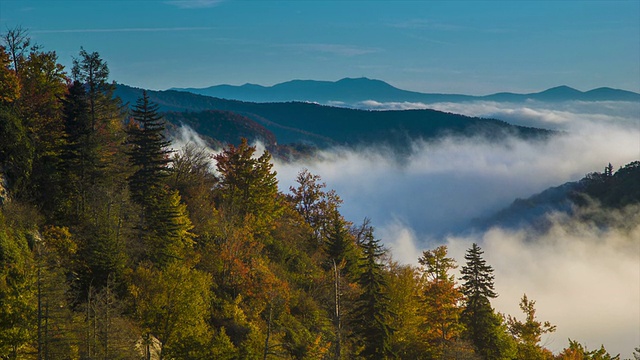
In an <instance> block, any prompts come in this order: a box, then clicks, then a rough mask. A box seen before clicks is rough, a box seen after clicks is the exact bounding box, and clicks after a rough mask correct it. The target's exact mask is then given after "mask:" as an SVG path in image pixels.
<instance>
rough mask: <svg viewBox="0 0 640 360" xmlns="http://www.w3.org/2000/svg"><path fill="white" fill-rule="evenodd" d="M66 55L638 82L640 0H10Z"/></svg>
mask: <svg viewBox="0 0 640 360" xmlns="http://www.w3.org/2000/svg"><path fill="white" fill-rule="evenodd" d="M17 25H21V26H22V27H24V28H27V29H29V31H30V34H31V37H32V38H33V39H35V40H36V41H37V42H38V43H40V44H41V45H44V47H45V49H46V50H55V51H56V52H57V53H58V56H59V58H60V61H61V62H62V63H63V64H65V65H67V66H69V65H70V64H71V60H72V58H73V56H77V54H78V51H79V49H80V46H84V48H85V49H86V50H88V51H98V52H99V53H100V54H101V56H102V57H103V58H104V59H105V60H106V61H107V63H108V64H109V68H110V69H111V78H112V79H113V80H116V81H118V82H120V83H124V84H129V85H133V86H139V87H144V88H150V89H167V88H170V87H205V86H210V85H215V84H222V83H227V84H234V85H240V84H244V83H247V82H250V83H256V84H261V85H273V84H276V83H279V82H284V81H288V80H292V79H314V80H338V79H340V78H343V77H360V76H366V77H369V78H376V79H381V80H384V81H387V82H389V83H391V84H392V85H394V86H397V87H400V88H404V89H409V90H416V91H422V92H444V93H467V94H475V95H483V94H489V93H493V92H499V91H512V92H533V91H541V90H544V89H546V88H549V87H553V86H557V85H569V86H572V87H575V88H577V89H580V90H589V89H592V88H596V87H600V86H609V87H615V88H621V89H626V90H632V91H636V92H638V91H640V1H639V0H627V1H531V2H525V1H511V2H509V1H494V2H484V1H406V2H398V1H394V2H390V1H350V2H347V1H277V2H276V1H233V0H228V1H213V0H193V1H154V0H147V1H124V0H121V1H57V0H47V1H29V0H22V1H16V0H2V1H1V2H0V29H1V30H2V31H3V32H4V31H6V29H7V28H13V27H15V26H17Z"/></svg>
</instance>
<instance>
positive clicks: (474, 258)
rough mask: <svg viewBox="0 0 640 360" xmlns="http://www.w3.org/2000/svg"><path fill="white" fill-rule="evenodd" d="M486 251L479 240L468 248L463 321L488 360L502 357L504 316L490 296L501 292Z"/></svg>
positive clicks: (477, 350)
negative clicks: (487, 260)
mask: <svg viewBox="0 0 640 360" xmlns="http://www.w3.org/2000/svg"><path fill="white" fill-rule="evenodd" d="M483 253H484V252H483V251H482V250H481V249H480V247H479V246H478V245H477V244H475V243H474V244H473V245H472V246H471V248H470V249H468V250H467V253H466V254H465V256H464V258H465V260H466V261H467V262H466V265H465V266H463V267H462V271H461V274H462V277H461V278H460V280H462V281H463V283H462V293H463V294H464V296H465V302H466V304H465V307H464V309H463V311H462V314H461V321H462V323H463V324H464V325H465V327H466V330H465V336H466V337H467V338H468V339H469V340H470V341H471V342H472V343H473V345H474V347H475V348H476V352H477V353H478V354H479V355H480V356H482V357H483V358H484V359H486V360H491V359H500V358H502V354H501V349H500V335H499V330H500V325H501V320H500V317H499V316H497V314H495V313H494V311H493V308H492V307H491V303H490V300H489V299H492V298H495V297H497V296H498V295H497V294H496V293H495V291H494V288H493V279H494V276H493V268H492V267H491V266H489V265H487V263H486V261H485V260H484V259H483V258H482V254H483Z"/></svg>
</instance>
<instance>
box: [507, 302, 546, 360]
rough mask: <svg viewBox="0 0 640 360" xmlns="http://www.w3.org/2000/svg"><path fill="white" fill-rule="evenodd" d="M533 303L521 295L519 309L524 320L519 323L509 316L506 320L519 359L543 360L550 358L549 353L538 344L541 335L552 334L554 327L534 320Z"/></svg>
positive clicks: (534, 310)
mask: <svg viewBox="0 0 640 360" xmlns="http://www.w3.org/2000/svg"><path fill="white" fill-rule="evenodd" d="M535 303H536V302H535V301H533V300H529V299H528V298H527V294H524V295H522V299H521V300H520V309H521V310H522V311H523V312H524V314H525V315H526V320H525V321H519V320H518V319H516V318H515V317H511V316H509V317H508V318H507V325H508V327H509V332H511V334H512V335H513V336H514V337H515V338H516V340H517V341H518V358H519V359H545V358H548V357H549V356H550V352H549V351H548V350H546V349H543V348H542V347H541V346H540V345H539V343H540V340H541V337H542V335H543V334H546V333H551V332H554V331H555V330H556V327H555V326H554V325H551V323H550V322H548V321H545V322H544V323H543V322H540V321H538V320H537V319H536V309H535V307H534V305H535ZM545 350H546V351H545Z"/></svg>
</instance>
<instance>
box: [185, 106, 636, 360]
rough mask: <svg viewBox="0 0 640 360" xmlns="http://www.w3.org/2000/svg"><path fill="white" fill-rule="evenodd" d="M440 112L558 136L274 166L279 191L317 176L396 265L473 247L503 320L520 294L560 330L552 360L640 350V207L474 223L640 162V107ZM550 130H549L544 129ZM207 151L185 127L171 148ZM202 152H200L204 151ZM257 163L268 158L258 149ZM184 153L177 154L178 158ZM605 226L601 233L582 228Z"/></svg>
mask: <svg viewBox="0 0 640 360" xmlns="http://www.w3.org/2000/svg"><path fill="white" fill-rule="evenodd" d="M437 107H438V108H439V109H440V110H444V111H451V112H458V113H463V114H466V115H470V116H483V117H496V118H499V119H501V120H504V121H507V122H510V123H517V124H520V125H527V126H540V127H545V128H553V129H558V130H561V132H560V133H559V134H557V135H556V136H553V137H551V138H550V139H548V140H545V141H524V140H521V139H516V138H508V139H504V141H501V142H495V141H494V142H490V141H487V140H486V139H483V138H460V137H447V138H442V139H439V140H437V141H428V142H427V141H417V142H414V143H413V144H412V149H413V151H412V153H411V155H410V156H409V157H408V159H406V161H403V162H398V161H397V157H396V156H395V155H394V154H392V152H391V151H388V150H387V149H385V148H384V147H373V146H372V147H367V148H360V149H357V150H354V149H347V148H334V149H331V150H325V151H322V152H320V153H319V154H317V156H316V157H314V158H313V159H311V160H308V159H307V160H305V161H300V162H283V161H279V160H277V159H275V160H274V169H275V170H276V171H277V173H278V175H277V177H278V180H279V186H280V189H281V191H283V192H285V193H287V192H288V191H289V190H288V189H289V186H295V185H296V184H295V178H296V175H297V173H298V172H299V171H300V170H302V169H303V168H307V169H309V171H311V172H312V173H314V174H317V175H320V176H321V178H322V181H323V182H325V183H326V184H327V188H328V189H334V190H336V192H337V193H338V195H339V196H340V197H341V198H342V199H343V200H344V203H343V205H342V207H341V212H342V214H343V215H344V216H345V217H346V218H347V219H348V220H350V221H352V222H354V223H356V224H358V223H360V222H361V221H362V220H363V219H364V218H365V217H368V218H370V219H371V221H372V224H373V225H374V226H375V228H376V233H375V234H376V236H377V237H378V238H380V239H381V240H382V241H383V242H384V243H385V245H386V246H387V247H388V248H389V249H390V251H391V253H392V256H393V258H394V259H395V260H396V261H399V262H401V263H407V264H417V259H418V257H419V255H420V254H421V252H422V251H423V250H427V249H432V248H434V247H435V246H438V245H441V244H445V245H447V246H448V247H449V252H450V255H451V256H453V257H454V258H455V259H456V260H457V261H458V264H459V265H462V264H463V263H464V253H465V252H466V250H467V249H468V248H470V247H471V244H472V243H474V242H475V243H478V244H479V245H480V246H481V247H482V248H483V250H484V251H485V254H484V257H485V259H486V260H487V263H488V264H489V265H491V266H492V267H493V268H494V269H495V287H496V291H497V293H498V294H499V297H498V298H497V299H494V300H493V301H492V304H493V306H494V307H495V308H496V310H497V311H498V312H501V313H503V314H505V315H506V314H509V315H512V316H515V317H517V318H518V319H522V318H523V314H522V313H521V310H520V309H519V307H518V304H519V302H520V299H521V297H522V295H523V294H525V293H526V294H527V296H528V297H529V298H530V299H533V300H535V301H536V309H537V316H538V319H540V320H542V321H547V320H548V321H550V322H551V323H552V324H554V325H557V331H556V332H555V333H553V334H550V335H547V336H545V337H543V345H544V346H546V347H548V348H549V349H551V350H552V351H554V352H556V353H557V352H559V351H561V350H562V349H563V348H564V347H567V346H568V339H569V338H571V339H572V340H577V341H579V342H580V343H582V344H584V345H585V346H587V348H589V349H596V348H599V347H600V345H604V346H605V347H606V348H607V350H608V351H609V352H610V353H612V354H617V353H620V354H621V355H622V358H630V357H631V353H632V351H633V349H634V347H637V346H638V345H640V328H639V327H638V324H640V306H638V304H640V208H639V207H637V206H635V207H628V208H626V209H624V210H621V211H615V212H612V211H603V210H602V209H600V207H599V206H598V205H597V204H594V205H593V206H591V207H590V208H588V209H586V210H582V213H580V212H578V213H577V214H575V215H573V216H570V215H568V214H564V213H550V214H547V217H548V220H549V224H551V225H550V227H549V228H548V229H547V230H545V232H543V233H541V232H540V231H530V229H527V228H520V229H504V228H499V227H493V228H491V229H489V230H487V231H482V232H477V231H476V230H474V228H473V227H472V226H471V224H472V222H473V220H474V219H478V218H483V217H489V216H491V215H493V214H494V213H495V212H496V211H498V210H501V209H503V208H505V207H507V206H508V205H509V204H511V203H512V202H513V201H514V200H515V199H516V198H526V197H529V196H531V195H533V194H536V193H538V192H541V191H543V190H545V189H547V188H548V187H551V186H557V185H561V184H563V183H565V182H568V181H576V180H579V179H581V178H582V177H584V175H585V174H587V173H590V172H594V171H600V172H602V171H603V169H604V167H605V166H606V165H607V164H608V163H611V164H613V166H614V169H617V168H618V167H620V166H624V165H625V164H627V163H629V162H631V161H634V160H638V159H640V119H639V117H638V116H639V114H640V104H638V103H614V102H600V103H580V102H567V103H560V104H540V103H538V104H535V103H525V104H504V103H477V102H476V103H469V104H437ZM543 125H544V126H543ZM198 141H201V140H199V139H198V137H197V135H196V134H195V133H193V131H191V130H190V129H188V128H183V129H182V131H181V132H180V133H179V134H178V136H177V139H176V142H175V143H174V144H182V143H186V142H196V143H198ZM200 144H203V142H201V143H200ZM255 145H257V147H258V153H261V152H262V150H263V149H264V147H263V146H262V145H261V144H255ZM177 147H178V146H176V148H177ZM584 212H587V213H588V215H591V216H592V217H600V218H602V217H606V218H608V219H609V220H610V221H609V222H610V224H611V226H610V227H608V228H601V227H598V226H596V225H595V224H594V223H592V222H590V221H588V220H585V219H588V218H590V217H589V216H582V215H585V214H584Z"/></svg>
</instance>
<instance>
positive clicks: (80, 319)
mask: <svg viewBox="0 0 640 360" xmlns="http://www.w3.org/2000/svg"><path fill="white" fill-rule="evenodd" d="M3 40H4V41H3V43H4V46H3V47H2V48H0V177H1V180H2V181H1V185H2V186H1V189H0V190H1V191H0V358H2V359H276V358H278V359H392V358H393V359H396V358H399V359H616V358H618V357H615V356H610V355H609V354H608V353H607V352H606V350H605V349H604V348H603V347H602V348H599V349H592V350H588V349H587V348H586V347H585V346H583V345H582V344H580V343H579V342H578V341H573V340H570V341H569V343H568V344H567V345H566V348H565V349H564V350H563V351H562V352H560V353H558V354H552V353H551V352H550V351H549V350H548V349H546V348H544V347H543V346H542V345H541V343H540V341H541V336H542V335H543V334H545V333H550V332H553V331H554V329H555V327H554V326H553V325H552V324H551V323H549V322H547V321H541V320H538V319H537V318H536V314H535V301H534V300H533V299H529V298H528V297H527V296H526V295H523V297H522V301H521V304H520V306H521V309H522V311H523V314H512V315H515V316H507V315H503V314H499V313H498V312H496V310H495V309H494V308H493V307H492V306H491V300H492V299H493V298H495V297H496V296H498V295H499V294H497V293H496V292H495V290H494V277H493V269H492V267H491V265H490V264H487V263H486V261H485V260H484V259H483V251H482V249H481V248H480V247H479V246H478V245H476V244H473V246H472V247H471V248H470V249H469V250H468V251H467V255H466V256H465V263H463V264H456V262H455V260H454V259H452V258H451V257H450V256H449V255H448V253H447V248H446V247H445V246H440V247H437V248H434V249H430V250H426V251H424V252H423V253H421V254H419V259H418V260H419V264H420V265H419V266H411V265H403V264H398V263H396V262H394V261H393V258H392V256H391V254H390V253H389V252H388V251H387V250H386V249H385V248H384V246H383V245H382V243H381V240H380V239H378V238H377V237H376V233H375V231H374V229H373V228H372V227H371V226H370V225H369V223H368V221H367V220H364V221H363V222H362V224H352V223H350V222H348V221H346V220H345V218H344V217H343V216H342V215H341V213H340V205H341V199H340V197H339V195H338V194H336V193H335V192H334V191H331V190H330V189H327V188H326V186H325V185H324V184H323V183H322V180H321V178H320V176H319V175H316V174H311V173H309V172H308V171H306V170H304V169H301V171H300V173H299V174H298V176H297V178H296V182H297V185H296V186H294V187H292V188H291V189H290V190H289V191H288V192H286V193H283V192H280V191H279V190H278V187H277V185H278V183H277V179H276V174H275V172H274V171H273V169H272V162H271V155H270V154H269V153H268V152H266V151H265V152H263V153H257V151H256V148H255V147H252V146H250V145H249V144H248V143H247V141H246V140H242V141H240V143H239V144H238V145H227V146H225V147H224V149H223V150H222V151H221V152H220V153H219V154H217V155H215V156H213V157H212V156H211V155H209V153H208V152H206V151H204V149H201V148H198V147H196V146H194V145H187V146H186V147H184V148H182V149H180V150H179V151H176V152H172V151H170V150H169V148H170V145H171V144H170V139H169V138H168V137H166V123H165V120H164V118H163V117H162V116H161V114H160V112H159V111H160V110H159V106H158V105H157V104H156V103H154V102H153V101H152V100H151V99H150V97H149V95H148V94H147V93H146V92H141V94H140V95H141V96H140V97H138V98H137V99H136V101H135V102H134V103H132V104H131V105H132V108H131V110H130V111H127V110H126V109H125V108H124V107H123V106H122V102H121V101H120V99H119V98H117V97H114V96H113V94H114V85H113V84H112V83H111V82H110V78H109V68H108V66H107V64H106V63H105V62H104V60H103V59H102V58H101V57H100V55H99V54H98V53H96V52H89V51H85V50H84V49H82V50H81V51H80V52H79V54H78V56H77V58H76V59H75V61H74V66H73V68H72V69H64V68H63V67H62V66H61V65H59V64H58V59H57V56H56V53H55V52H53V51H47V50H43V48H41V47H33V46H32V44H31V43H30V40H29V38H28V36H26V33H25V32H24V31H22V30H21V29H16V30H10V31H8V32H7V33H6V34H4V39H3ZM169 116H176V115H169ZM232 116H235V115H230V114H224V116H223V117H222V118H221V119H222V120H221V122H220V124H223V122H224V119H227V117H232ZM211 130H212V131H220V132H224V131H226V129H225V128H224V126H223V125H220V127H219V128H214V129H211ZM264 134H265V135H264V136H266V137H268V136H269V134H268V132H264ZM213 169H215V172H214V171H213ZM365 215H366V214H363V216H365ZM458 266H460V267H461V275H462V276H461V277H460V278H456V277H455V275H454V270H455V269H456V268H457V267H458ZM525 290H526V289H525ZM545 320H546V319H545ZM549 320H551V321H553V319H549Z"/></svg>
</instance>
